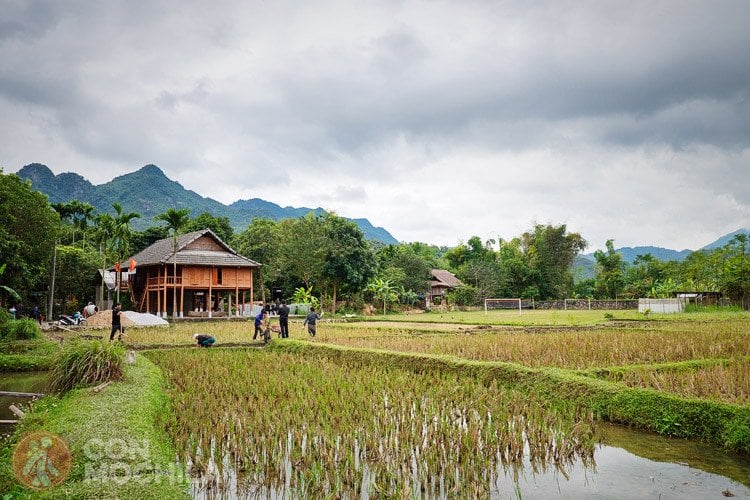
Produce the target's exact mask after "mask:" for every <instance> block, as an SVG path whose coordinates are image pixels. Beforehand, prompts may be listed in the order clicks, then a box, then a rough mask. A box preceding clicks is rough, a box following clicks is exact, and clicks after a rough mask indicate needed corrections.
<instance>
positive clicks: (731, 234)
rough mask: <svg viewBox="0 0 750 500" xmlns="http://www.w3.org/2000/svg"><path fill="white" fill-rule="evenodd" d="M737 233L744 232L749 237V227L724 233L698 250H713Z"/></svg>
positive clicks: (723, 244) (727, 241)
mask: <svg viewBox="0 0 750 500" xmlns="http://www.w3.org/2000/svg"><path fill="white" fill-rule="evenodd" d="M738 234H746V235H747V236H748V238H750V229H738V230H736V231H734V232H731V233H729V234H725V235H724V236H722V237H721V238H719V239H718V240H716V241H714V242H713V243H709V244H708V245H706V246H704V247H701V248H700V250H714V249H716V248H721V247H723V246H725V245H726V244H727V243H729V241H730V240H731V239H732V238H734V237H735V236H736V235H738Z"/></svg>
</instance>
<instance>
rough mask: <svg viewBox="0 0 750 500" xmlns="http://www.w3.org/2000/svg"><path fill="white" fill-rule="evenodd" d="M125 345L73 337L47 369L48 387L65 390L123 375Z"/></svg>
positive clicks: (120, 377)
mask: <svg viewBox="0 0 750 500" xmlns="http://www.w3.org/2000/svg"><path fill="white" fill-rule="evenodd" d="M124 355H125V347H123V346H122V344H120V343H115V342H107V341H98V340H95V341H89V340H73V341H69V342H66V343H65V345H64V346H63V348H62V349H61V350H60V351H59V352H58V353H57V354H56V355H55V359H54V362H53V364H52V370H51V372H50V379H51V387H52V390H54V391H56V392H65V391H69V390H70V389H73V388H76V387H85V386H90V385H95V384H100V383H103V382H108V381H116V380H121V379H122V377H123V365H124V359H123V358H124Z"/></svg>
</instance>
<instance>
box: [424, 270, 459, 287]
mask: <svg viewBox="0 0 750 500" xmlns="http://www.w3.org/2000/svg"><path fill="white" fill-rule="evenodd" d="M430 274H432V277H433V278H434V279H433V280H432V281H431V283H430V284H431V285H432V286H445V287H448V288H456V287H459V286H461V285H462V284H463V283H461V280H460V279H458V278H456V276H455V275H454V274H453V273H452V272H450V271H446V270H445V269H433V270H431V271H430Z"/></svg>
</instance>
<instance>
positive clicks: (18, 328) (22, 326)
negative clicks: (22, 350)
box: [0, 318, 42, 340]
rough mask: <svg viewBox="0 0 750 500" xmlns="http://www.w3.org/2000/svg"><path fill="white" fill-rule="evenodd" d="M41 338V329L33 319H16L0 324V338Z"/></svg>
mask: <svg viewBox="0 0 750 500" xmlns="http://www.w3.org/2000/svg"><path fill="white" fill-rule="evenodd" d="M39 338H42V330H41V328H39V324H38V323H37V322H36V321H35V320H33V319H28V318H25V319H17V320H14V321H9V322H8V323H6V324H5V325H2V326H0V340H31V339H39Z"/></svg>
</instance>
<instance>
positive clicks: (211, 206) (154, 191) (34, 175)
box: [17, 163, 398, 244]
mask: <svg viewBox="0 0 750 500" xmlns="http://www.w3.org/2000/svg"><path fill="white" fill-rule="evenodd" d="M17 175H18V176H19V177H21V178H22V179H28V180H30V181H31V185H32V187H33V188H34V189H36V190H38V191H41V192H42V193H44V194H46V195H47V197H48V198H49V201H50V202H51V203H65V202H68V201H70V200H74V199H76V200H80V201H83V202H87V203H90V204H91V205H93V206H94V208H96V209H97V211H99V212H110V211H111V209H112V203H114V202H118V203H120V204H121V205H122V208H123V210H124V211H125V212H138V213H140V214H141V217H140V218H138V219H135V220H133V228H134V229H137V230H143V229H145V228H147V227H149V226H152V225H154V224H155V222H154V216H156V215H157V214H160V213H164V212H166V211H167V209H169V208H176V209H180V208H188V209H190V215H191V217H196V216H198V215H200V214H202V213H203V212H208V213H210V214H211V215H213V216H215V217H227V218H228V219H229V222H230V224H231V225H232V227H233V228H234V230H235V231H238V232H239V231H242V230H244V229H245V228H246V227H247V225H248V224H249V223H250V221H252V220H253V218H256V217H258V218H263V217H265V218H269V219H273V220H282V219H292V218H297V217H302V216H304V215H307V214H308V213H309V212H315V213H316V214H322V213H324V210H323V209H322V208H315V209H312V208H305V207H301V208H295V207H281V206H279V205H276V204H275V203H271V202H269V201H265V200H261V199H259V198H253V199H250V200H239V201H235V202H234V203H232V204H231V205H224V204H223V203H221V202H219V201H216V200H214V199H211V198H204V197H203V196H201V195H199V194H198V193H196V192H195V191H190V190H188V189H185V188H184V187H182V185H181V184H180V183H179V182H176V181H173V180H171V179H169V178H168V177H167V176H166V175H165V174H164V172H162V170H161V169H160V168H159V167H157V166H156V165H146V166H144V167H143V168H141V169H140V170H138V171H136V172H131V173H129V174H125V175H121V176H119V177H115V178H114V179H112V180H111V181H109V182H107V183H105V184H101V185H98V186H94V185H93V184H91V183H90V182H89V181H88V180H86V179H85V178H83V177H82V176H80V175H78V174H76V173H69V172H68V173H63V174H59V175H55V174H54V173H53V172H52V171H51V170H50V169H49V168H48V167H47V166H46V165H42V164H40V163H32V164H30V165H26V166H25V167H23V168H22V169H21V170H19V171H18V172H17ZM350 220H352V221H353V222H354V223H355V224H357V226H358V227H359V228H360V229H361V230H362V232H363V233H364V234H365V237H367V238H368V239H370V240H375V241H379V242H382V243H385V244H397V243H398V240H396V238H394V237H393V235H391V234H390V233H389V232H388V231H386V230H385V229H383V228H382V227H375V226H373V225H372V224H371V223H370V221H368V220H367V219H350Z"/></svg>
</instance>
